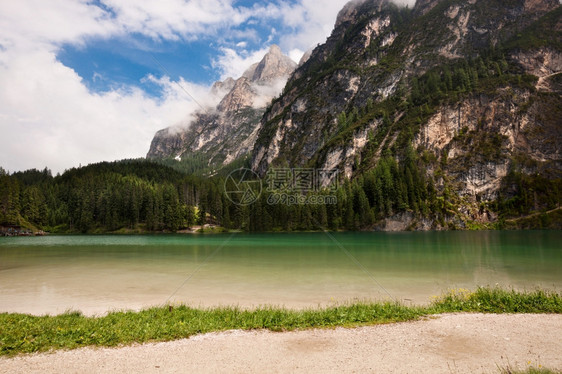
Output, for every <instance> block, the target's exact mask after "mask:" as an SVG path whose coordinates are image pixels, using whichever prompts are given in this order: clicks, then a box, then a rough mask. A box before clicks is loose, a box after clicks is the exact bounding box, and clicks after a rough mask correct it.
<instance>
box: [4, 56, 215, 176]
mask: <svg viewBox="0 0 562 374" xmlns="http://www.w3.org/2000/svg"><path fill="white" fill-rule="evenodd" d="M154 82H155V83H158V84H160V85H161V86H162V88H163V92H164V93H163V97H162V98H161V99H160V100H155V99H153V98H150V97H148V96H147V95H146V94H145V93H144V92H143V91H141V90H140V89H138V88H130V87H129V88H126V87H125V88H122V89H119V90H114V91H110V92H108V93H103V94H95V93H91V92H89V91H88V90H87V88H86V87H85V86H84V84H83V82H82V80H81V78H80V77H79V76H78V75H76V73H75V72H74V71H73V70H72V69H70V68H68V67H66V66H64V65H62V64H61V63H60V62H58V61H56V59H55V56H54V55H53V54H52V53H50V52H36V53H34V54H33V55H27V56H25V57H24V58H16V59H14V60H13V63H12V64H10V65H9V66H7V67H2V68H0V113H2V115H1V117H0V132H1V133H2V134H5V135H4V136H2V137H1V138H0V160H1V162H0V164H2V165H4V167H5V168H8V169H10V170H22V169H27V168H32V167H44V166H48V167H50V168H52V169H53V170H54V171H62V170H64V169H66V168H69V167H72V166H77V165H78V164H83V165H84V164H87V163H92V162H99V161H102V160H113V159H122V158H131V157H143V156H144V155H145V154H146V152H147V150H148V145H149V144H150V140H151V139H152V136H153V135H154V132H155V131H157V130H158V129H160V128H163V127H166V126H168V125H169V124H173V123H177V122H179V121H181V120H182V119H183V118H184V117H185V113H186V112H192V111H194V110H195V109H196V108H197V107H198V106H197V104H196V103H194V102H193V101H192V100H190V99H189V97H187V95H186V94H185V92H183V91H182V90H181V88H180V87H179V86H177V85H175V84H174V83H173V82H170V81H169V79H167V78H163V79H160V80H156V79H154ZM181 84H182V85H186V82H181ZM187 86H188V90H189V91H190V92H191V93H193V94H198V93H201V92H207V91H208V87H197V86H194V85H187ZM14 88H15V89H14ZM201 97H203V96H201ZM43 163H44V164H43Z"/></svg>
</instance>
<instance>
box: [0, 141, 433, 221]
mask: <svg viewBox="0 0 562 374" xmlns="http://www.w3.org/2000/svg"><path fill="white" fill-rule="evenodd" d="M421 166H422V165H421V164H420V161H419V160H418V159H417V158H416V157H415V154H414V152H413V150H410V151H409V152H407V155H406V157H405V158H404V160H403V161H401V162H397V161H396V160H395V159H394V158H393V157H390V156H388V157H385V158H383V159H382V160H381V161H380V162H379V163H378V166H377V167H376V168H375V169H374V170H372V171H369V172H366V173H365V174H364V175H363V176H362V177H360V178H357V179H355V180H353V181H341V183H340V185H339V188H337V189H335V190H334V191H328V190H324V191H320V192H313V193H316V194H320V195H324V196H332V197H334V198H335V199H333V202H334V203H333V204H292V205H291V204H286V203H279V204H271V203H270V201H269V197H270V196H271V195H272V194H273V193H280V192H283V193H289V194H299V193H300V192H299V191H267V190H266V189H265V185H264V190H263V192H262V193H261V195H260V196H259V198H258V200H257V201H255V202H254V203H252V204H249V205H242V204H237V203H234V202H233V201H231V200H230V199H229V198H228V197H227V195H226V194H225V193H224V178H223V177H219V176H217V177H212V178H203V177H196V176H190V175H186V174H182V173H180V172H178V171H175V170H173V169H172V168H169V167H166V166H163V165H161V164H157V163H153V162H150V161H122V162H115V163H100V164H95V165H90V166H87V167H84V168H80V169H72V170H69V171H67V172H65V173H64V174H63V175H57V176H55V177H53V176H52V175H51V172H50V171H49V170H48V169H45V170H42V171H40V170H35V169H33V170H28V171H25V172H18V173H14V174H11V175H9V174H8V173H6V172H5V171H3V170H0V225H4V226H6V225H17V226H22V227H28V228H35V229H43V230H45V231H51V232H112V231H118V230H122V229H128V230H140V231H154V232H159V231H170V232H175V231H177V230H181V229H184V228H188V227H192V226H194V225H204V224H211V225H217V226H222V227H224V228H226V229H241V230H245V231H293V230H320V229H330V230H360V229H366V228H370V227H372V226H373V225H374V224H375V223H376V221H377V220H379V219H381V218H384V217H387V216H389V215H392V214H395V213H400V212H404V211H411V212H414V213H416V214H422V215H427V214H429V213H430V212H432V211H434V210H435V209H436V207H437V205H436V194H435V188H434V187H433V181H431V180H428V179H427V178H426V177H425V175H424V173H423V172H422V169H421ZM264 183H265V182H264Z"/></svg>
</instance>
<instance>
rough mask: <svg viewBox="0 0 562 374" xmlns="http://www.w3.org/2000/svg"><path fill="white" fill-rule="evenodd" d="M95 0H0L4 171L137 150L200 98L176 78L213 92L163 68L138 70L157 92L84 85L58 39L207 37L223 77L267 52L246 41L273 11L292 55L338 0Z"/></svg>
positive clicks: (326, 22)
mask: <svg viewBox="0 0 562 374" xmlns="http://www.w3.org/2000/svg"><path fill="white" fill-rule="evenodd" d="M100 1H101V3H102V4H103V7H99V6H96V5H95V3H93V2H91V1H90V0H49V1H44V0H20V1H1V2H0V134H2V135H1V136H0V166H3V167H5V168H6V169H8V170H11V171H14V170H22V169H27V168H32V167H37V168H42V167H44V166H48V167H50V168H52V169H53V170H54V171H55V172H57V171H63V170H64V169H65V168H70V167H73V166H77V165H78V164H83V165H84V164H87V163H91V162H99V161H102V160H115V159H121V158H130V157H141V156H144V155H145V154H146V152H147V151H148V147H149V145H150V140H151V139H152V136H153V135H154V133H155V132H156V131H157V130H159V129H161V128H164V127H167V126H170V125H172V124H176V123H182V122H185V120H186V118H189V117H188V114H189V113H193V112H194V111H195V110H197V109H198V108H199V106H198V104H197V103H195V102H194V101H193V100H192V99H191V98H190V97H189V95H187V94H186V93H185V92H184V90H183V89H182V88H181V87H184V88H185V89H186V91H188V92H189V93H190V94H191V95H193V96H194V97H197V98H198V100H200V101H201V102H200V103H201V104H202V105H203V106H207V105H210V106H212V105H213V103H214V102H215V101H213V100H214V99H213V98H212V97H210V96H209V95H207V92H208V90H209V87H206V86H201V85H194V84H191V83H189V82H186V81H185V80H183V79H180V81H179V82H177V83H176V82H172V81H170V79H169V78H167V77H153V76H147V77H146V78H145V82H146V83H151V84H157V85H159V86H160V87H161V88H162V91H163V94H162V97H160V98H157V99H156V98H153V97H150V96H148V95H147V94H146V93H145V92H143V91H142V90H141V89H140V88H138V87H133V86H121V87H119V88H115V89H113V90H111V91H109V92H106V93H96V92H91V91H90V90H88V88H87V86H86V84H85V82H84V81H83V80H82V78H81V77H80V76H79V75H78V74H76V72H75V71H73V70H72V69H71V68H69V67H67V66H64V65H63V64H62V63H61V62H60V61H58V60H57V58H56V56H57V53H58V52H59V51H60V48H61V47H62V46H63V45H65V44H71V45H74V46H87V45H88V41H89V40H91V39H100V38H105V39H109V38H114V37H118V38H120V39H121V40H127V39H128V36H130V35H131V34H133V33H139V34H142V35H145V36H148V37H150V38H153V39H155V40H178V39H183V40H193V39H199V38H201V37H203V36H204V37H206V38H209V37H213V38H215V39H214V40H215V42H216V43H218V44H217V45H218V46H219V49H220V51H221V53H220V55H219V56H218V57H216V58H215V59H214V61H212V66H213V67H214V68H215V69H217V70H218V71H219V73H220V74H221V76H222V78H226V77H228V76H233V77H239V76H240V75H241V74H242V73H243V72H244V70H246V68H247V67H248V66H250V65H251V64H252V63H255V62H258V61H259V60H261V58H262V57H263V55H264V54H265V53H266V52H267V47H268V46H266V45H263V48H257V50H248V49H247V48H248V42H250V41H251V42H254V43H255V42H259V41H260V40H262V42H265V39H266V38H265V37H264V36H260V35H258V33H257V31H256V29H255V26H257V25H260V24H262V25H263V24H267V22H268V20H273V19H275V20H279V19H281V20H282V22H283V23H284V24H285V25H286V26H288V27H289V28H290V29H292V30H293V32H291V33H290V34H288V35H287V34H286V35H284V36H282V37H281V38H280V43H281V47H282V49H283V50H284V51H286V52H289V53H290V56H291V57H292V58H293V59H295V60H297V58H298V57H299V56H301V55H302V53H303V52H304V51H305V50H307V49H309V48H310V47H312V46H314V45H316V44H317V43H321V42H323V41H324V40H325V38H326V37H327V36H328V35H329V34H330V32H331V29H332V27H333V24H334V22H335V18H336V15H337V12H338V11H339V9H340V8H341V7H342V6H343V5H344V4H345V2H346V0H326V1H323V2H322V4H321V5H319V3H318V2H317V1H313V0H299V1H297V2H296V3H294V4H288V3H286V2H284V1H279V3H268V4H266V5H263V4H259V3H256V5H254V6H252V7H250V8H244V7H242V8H240V7H236V6H235V5H236V2H235V1H234V0H188V1H185V0H161V1H158V2H155V1H151V0H100ZM276 32H279V31H278V30H274V29H273V30H272V31H271V33H270V35H274V34H275V33H276ZM268 36H269V35H268ZM225 37H228V38H229V40H231V41H234V42H233V44H228V45H232V46H235V45H236V44H238V46H237V47H235V48H236V49H232V48H228V47H226V46H225V44H223V45H222V46H221V44H220V40H221V38H225ZM133 41H134V40H132V42H133ZM265 44H269V43H265ZM94 75H95V74H94ZM92 78H95V79H96V80H97V79H105V77H102V76H100V75H95V77H92Z"/></svg>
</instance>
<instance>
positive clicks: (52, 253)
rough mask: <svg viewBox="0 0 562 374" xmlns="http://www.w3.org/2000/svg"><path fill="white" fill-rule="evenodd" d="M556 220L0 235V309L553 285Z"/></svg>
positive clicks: (559, 259)
mask: <svg viewBox="0 0 562 374" xmlns="http://www.w3.org/2000/svg"><path fill="white" fill-rule="evenodd" d="M561 269H562V232H560V231H533V232H521V231H519V232H498V231H490V232H430V233H396V234H395V233H393V234H389V233H334V234H324V233H299V234H259V235H250V234H225V235H150V236H148V235H147V236H46V237H20V238H0V312H23V313H33V314H44V313H50V314H55V313H62V312H64V311H65V310H68V309H73V310H81V311H83V312H84V313H87V314H102V313H105V312H107V311H108V310H115V309H139V308H143V307H148V306H154V305H163V304H165V303H167V302H170V303H185V304H188V305H191V306H216V305H240V306H242V307H254V306H258V305H264V304H273V305H285V306H287V307H291V308H302V307H314V306H318V305H322V306H325V305H331V304H334V303H339V302H346V301H352V300H365V299H369V300H391V299H395V300H401V301H403V302H404V303H406V304H409V303H416V304H420V303H427V302H429V301H430V300H431V298H432V297H433V296H436V295H440V294H441V293H442V292H444V291H446V290H448V289H451V288H468V289H474V288H475V287H476V286H478V285H481V286H487V285H490V286H495V285H496V284H497V285H500V286H503V287H510V288H511V287H513V288H516V289H534V288H536V287H542V288H547V289H551V290H558V291H559V290H561V289H562V271H561Z"/></svg>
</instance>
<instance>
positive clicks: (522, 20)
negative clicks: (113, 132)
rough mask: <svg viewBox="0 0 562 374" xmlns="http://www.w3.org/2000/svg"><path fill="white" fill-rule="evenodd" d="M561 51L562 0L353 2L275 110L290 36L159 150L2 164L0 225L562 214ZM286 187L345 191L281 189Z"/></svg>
mask: <svg viewBox="0 0 562 374" xmlns="http://www.w3.org/2000/svg"><path fill="white" fill-rule="evenodd" d="M561 52H562V7H561V6H560V4H559V2H558V1H557V0H510V1H499V0H465V1H460V0H419V1H418V2H417V4H416V5H415V7H414V8H412V9H408V8H402V7H398V6H396V5H394V4H393V3H391V2H389V1H383V0H366V1H353V2H350V3H349V4H348V5H346V7H345V8H344V9H343V10H342V11H341V12H340V14H339V16H338V19H337V22H336V25H335V28H334V31H333V33H332V35H331V36H330V37H329V39H328V40H327V42H326V43H325V44H323V45H320V46H318V47H317V48H316V49H315V50H314V51H313V52H312V53H311V55H310V56H309V57H308V59H304V60H303V62H302V63H301V64H300V65H299V67H298V68H297V69H296V70H294V72H293V73H292V75H291V76H290V78H289V80H288V82H287V84H286V86H285V88H284V89H283V92H282V93H281V95H280V96H279V97H277V98H275V99H273V100H272V101H271V103H270V105H269V106H267V107H266V108H265V106H264V107H263V108H262V109H259V108H258V107H259V105H253V104H252V103H254V104H255V102H256V101H255V100H258V99H259V98H258V96H257V92H258V91H256V87H257V86H256V82H258V81H260V79H261V78H260V77H264V78H265V77H267V76H269V77H271V76H272V75H274V74H276V73H275V72H276V71H279V70H278V69H277V70H276V69H273V68H272V69H270V68H269V67H275V66H277V67H279V64H281V65H282V66H285V67H286V69H285V72H286V74H287V75H288V74H290V71H293V70H292V69H294V65H291V64H290V63H287V64H286V65H285V64H284V63H283V62H281V61H282V60H283V58H281V57H280V51H279V50H278V48H276V47H274V48H272V50H271V51H270V53H269V57H267V58H265V59H264V61H262V63H260V64H258V65H256V66H254V67H252V68H251V69H249V70H248V71H247V73H246V74H244V77H242V78H240V79H239V80H238V81H236V82H234V81H230V80H227V81H225V82H222V83H220V84H217V85H216V87H215V89H216V90H221V89H224V90H225V92H226V91H227V92H228V93H227V95H226V96H225V97H224V99H223V101H222V102H221V104H219V106H218V107H217V111H210V112H209V113H210V114H209V113H205V114H200V115H199V116H198V118H199V120H198V121H196V123H194V124H193V125H192V126H193V127H191V128H189V129H188V130H187V132H185V133H178V132H175V133H174V132H172V135H173V136H171V137H169V136H164V135H166V134H167V133H164V132H162V133H159V134H158V135H157V136H156V138H155V140H154V141H153V144H152V147H151V151H150V152H149V156H150V157H151V160H148V161H147V160H128V161H121V162H114V163H100V164H96V165H90V166H87V167H84V168H78V169H72V170H69V171H66V172H65V173H64V174H62V175H60V176H56V177H53V176H52V175H51V174H50V172H49V171H48V170H43V171H38V170H29V171H26V172H18V173H12V174H9V173H6V172H5V171H4V170H3V169H1V168H0V226H14V225H17V226H22V227H29V228H33V229H44V230H47V231H52V232H107V231H111V232H115V231H122V232H123V231H124V232H131V231H136V232H142V231H169V232H173V231H177V230H180V229H183V228H188V227H192V226H194V225H197V224H199V225H201V224H211V225H217V226H221V227H224V228H226V229H236V230H238V229H242V230H247V231H280V230H285V231H292V230H324V229H330V230H373V229H380V230H431V229H436V230H441V229H481V228H556V229H562V213H561V210H560V202H561V200H562V155H561V150H562V144H561V143H562V142H561V140H562V121H561V118H562V96H561V93H562V75H561V71H562V54H561ZM272 61H277V62H278V63H272ZM260 66H261V67H260ZM291 66H292V67H291ZM267 72H269V73H267ZM266 80H267V79H266ZM237 87H238V88H237ZM248 87H250V89H251V90H254V91H252V92H253V93H252V94H251V95H250V96H247V95H246V94H242V93H244V92H245V93H247V92H248V91H246V88H248ZM258 102H259V103H260V104H261V103H263V101H260V100H258ZM264 105H265V104H264ZM220 108H226V110H225V111H222V112H221V109H220ZM256 108H257V109H256ZM258 109H259V110H258ZM260 110H261V112H260ZM219 112H220V113H219ZM250 112H251V113H250ZM229 116H234V117H229ZM220 118H223V119H224V118H230V119H229V120H228V121H226V122H224V123H223V122H221V121H223V119H220ZM174 134H175V135H174ZM248 154H250V157H249V158H248ZM176 157H177V158H179V159H181V160H182V161H179V162H176V161H174V160H173V159H174V158H176ZM164 163H168V164H170V165H173V166H174V168H172V167H169V166H163V164H164ZM221 166H222V171H221V170H217V169H219V168H220V167H221ZM241 166H245V167H247V168H251V169H253V170H254V171H255V172H256V173H257V174H258V175H259V176H260V177H261V178H262V180H261V183H262V186H263V190H262V192H261V194H258V196H257V199H256V200H255V201H253V203H252V204H242V203H241V201H238V200H236V199H234V200H233V199H231V197H229V196H228V195H227V194H226V193H225V192H226V189H227V188H225V185H228V178H226V176H227V175H228V173H229V172H230V171H232V170H234V169H237V168H238V167H241ZM203 168H206V169H207V170H206V174H205V176H204V177H196V176H193V175H192V174H193V171H196V170H201V169H203ZM280 168H282V170H287V169H291V168H306V169H322V170H338V171H340V179H339V181H338V183H336V186H337V187H338V188H337V189H335V190H334V189H333V188H332V189H330V188H326V189H322V190H320V191H311V192H303V191H302V190H294V189H293V190H292V189H291V188H287V187H282V186H274V187H275V188H271V187H272V186H271V184H270V183H271V181H270V179H269V178H267V176H268V171H269V172H271V171H272V170H276V169H277V170H279V169H280ZM178 170H179V171H178ZM182 170H183V171H182ZM186 171H187V172H186ZM327 182H333V180H331V181H330V180H327ZM328 187H333V185H331V186H328ZM279 193H282V194H285V196H289V197H290V196H295V195H299V197H301V196H303V194H304V195H307V194H308V196H307V197H310V195H312V194H316V195H320V196H321V197H327V199H325V201H328V202H329V203H326V204H318V203H317V204H307V203H304V204H303V203H296V204H295V203H293V202H294V201H297V202H298V201H300V200H299V199H295V200H292V201H291V203H289V204H287V203H278V201H274V203H272V199H271V197H272V196H273V197H275V196H276V195H277V196H278V195H279ZM273 200H275V199H273ZM318 200H322V199H316V200H314V201H316V202H318Z"/></svg>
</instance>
